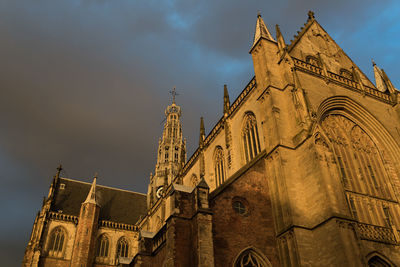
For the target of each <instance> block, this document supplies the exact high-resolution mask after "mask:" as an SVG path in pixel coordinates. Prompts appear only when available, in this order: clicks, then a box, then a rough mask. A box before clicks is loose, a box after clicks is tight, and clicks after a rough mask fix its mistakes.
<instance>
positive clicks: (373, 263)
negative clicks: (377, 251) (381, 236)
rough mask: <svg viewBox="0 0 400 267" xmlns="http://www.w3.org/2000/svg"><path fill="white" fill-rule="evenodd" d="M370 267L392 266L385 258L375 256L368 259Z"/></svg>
mask: <svg viewBox="0 0 400 267" xmlns="http://www.w3.org/2000/svg"><path fill="white" fill-rule="evenodd" d="M368 267H391V265H390V264H389V263H387V262H386V261H385V260H384V259H382V258H381V257H379V256H373V257H372V258H371V259H369V261H368Z"/></svg>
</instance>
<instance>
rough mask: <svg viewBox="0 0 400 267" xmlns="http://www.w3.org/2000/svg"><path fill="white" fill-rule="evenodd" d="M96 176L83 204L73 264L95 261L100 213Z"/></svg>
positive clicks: (88, 264) (90, 263) (83, 264)
mask: <svg viewBox="0 0 400 267" xmlns="http://www.w3.org/2000/svg"><path fill="white" fill-rule="evenodd" d="M96 178H97V177H96V176H95V177H94V179H93V183H92V185H91V187H90V190H89V194H88V195H87V197H86V200H85V201H84V202H83V203H82V205H81V211H80V213H79V220H78V225H77V229H76V238H75V243H74V248H73V251H72V260H71V266H91V265H92V263H93V259H94V247H95V241H96V240H95V236H96V231H97V227H98V220H99V213H100V206H99V204H98V203H97V197H96Z"/></svg>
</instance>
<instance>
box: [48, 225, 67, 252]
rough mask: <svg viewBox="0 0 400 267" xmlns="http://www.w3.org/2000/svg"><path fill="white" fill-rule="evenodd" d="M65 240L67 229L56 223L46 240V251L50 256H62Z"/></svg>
mask: <svg viewBox="0 0 400 267" xmlns="http://www.w3.org/2000/svg"><path fill="white" fill-rule="evenodd" d="M67 241H68V231H67V230H66V229H65V227H63V226H62V225H57V226H56V227H54V228H53V229H52V230H51V232H50V235H49V238H48V242H47V253H48V254H49V255H50V256H53V257H59V258H62V257H63V256H64V252H65V247H66V243H67Z"/></svg>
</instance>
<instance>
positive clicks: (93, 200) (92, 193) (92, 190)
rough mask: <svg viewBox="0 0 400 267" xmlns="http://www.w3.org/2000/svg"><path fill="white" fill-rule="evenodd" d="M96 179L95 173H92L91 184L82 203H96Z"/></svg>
mask: <svg viewBox="0 0 400 267" xmlns="http://www.w3.org/2000/svg"><path fill="white" fill-rule="evenodd" d="M96 180H97V173H96V174H95V175H94V178H93V182H92V186H91V187H90V191H89V194H88V195H87V197H86V200H85V202H83V203H92V204H95V205H97V198H96Z"/></svg>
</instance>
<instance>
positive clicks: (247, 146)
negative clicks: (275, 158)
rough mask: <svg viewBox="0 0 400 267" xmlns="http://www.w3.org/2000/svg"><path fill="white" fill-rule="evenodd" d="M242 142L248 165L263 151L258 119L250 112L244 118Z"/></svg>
mask: <svg viewBox="0 0 400 267" xmlns="http://www.w3.org/2000/svg"><path fill="white" fill-rule="evenodd" d="M242 142H243V147H244V154H245V159H246V163H247V162H249V161H251V160H252V159H253V158H255V156H257V154H258V153H260V151H261V149H260V139H259V137H258V128H257V121H256V117H255V116H254V114H253V113H250V112H249V113H247V114H246V116H245V118H244V125H243V130H242Z"/></svg>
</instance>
